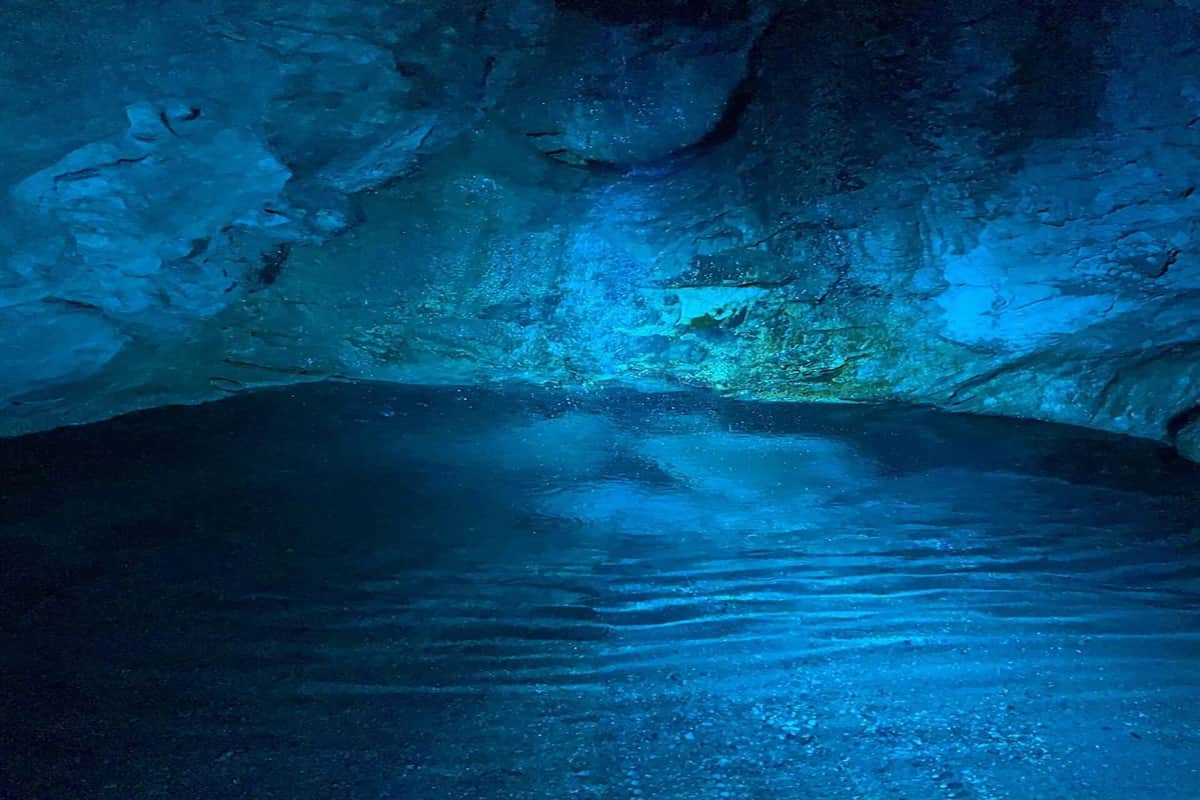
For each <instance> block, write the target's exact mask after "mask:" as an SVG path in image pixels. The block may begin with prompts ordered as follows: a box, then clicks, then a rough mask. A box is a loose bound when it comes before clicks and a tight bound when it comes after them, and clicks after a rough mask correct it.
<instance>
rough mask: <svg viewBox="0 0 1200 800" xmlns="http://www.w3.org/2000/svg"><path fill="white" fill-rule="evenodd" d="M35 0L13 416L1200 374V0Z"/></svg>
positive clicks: (17, 208) (22, 20)
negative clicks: (514, 383)
mask: <svg viewBox="0 0 1200 800" xmlns="http://www.w3.org/2000/svg"><path fill="white" fill-rule="evenodd" d="M47 8H48V7H46V6H44V5H42V4H33V3H17V2H9V3H8V4H7V6H6V7H5V10H4V12H3V13H4V15H5V16H6V17H7V19H6V20H5V22H6V25H8V26H9V27H10V28H11V29H13V30H18V31H19V32H20V33H19V35H18V36H17V38H16V40H15V42H14V43H13V46H12V48H11V49H10V53H9V55H8V57H7V58H5V59H3V70H4V71H3V73H2V75H0V81H2V83H3V87H4V91H5V92H6V93H9V94H10V96H12V97H13V98H14V99H15V100H16V101H17V102H15V103H12V104H8V105H7V106H6V108H5V109H4V110H3V111H0V114H2V115H3V116H4V118H3V119H0V122H2V123H3V125H4V128H5V130H8V131H10V135H9V137H7V142H6V148H5V149H6V151H8V152H6V156H7V157H6V158H5V159H3V165H2V166H0V180H3V181H4V182H5V183H6V185H7V186H8V187H9V188H8V190H7V191H6V192H5V199H4V203H5V208H4V215H3V219H2V220H0V374H2V375H3V376H4V377H3V378H2V379H0V402H2V403H4V404H5V408H4V409H3V411H2V412H0V429H2V430H4V431H7V432H17V431H21V430H29V429H35V428H39V427H47V426H51V425H55V424H62V423H64V422H75V421H81V420H86V419H94V418H99V417H103V416H108V415H111V414H113V413H117V412H120V411H124V410H129V409H133V408H138V407H144V406H147V405H156V404H160V403H167V402H181V401H182V402H188V401H195V400H200V399H206V398H210V397H215V396H220V395H222V394H225V393H229V392H235V391H240V390H242V389H243V388H246V387H249V386H255V385H263V384H271V383H279V382H287V381H295V380H308V379H318V378H322V377H331V376H334V377H337V376H340V377H363V378H374V379H382V380H396V381H413V382H432V383H450V382H481V381H492V380H523V381H530V382H533V383H539V384H546V383H549V384H555V385H563V386H571V387H587V386H596V385H600V384H606V383H622V384H628V385H634V386H638V387H642V388H648V389H653V388H657V387H669V386H678V385H681V384H682V385H699V386H705V387H712V388H715V389H718V390H720V391H723V392H728V393H732V394H737V395H742V396H748V397H762V398H773V399H814V400H830V399H845V400H876V399H902V400H909V401H917V402H930V403H935V404H937V405H940V406H943V407H948V408H953V409H957V410H966V411H979V412H988V413H998V414H1010V415H1017V416H1033V417H1039V418H1044V419H1051V420H1057V421H1063V422H1070V423H1075V424H1081V425H1087V426H1092V427H1098V428H1105V429H1110V430H1116V431H1121V432H1127V433H1132V434H1135V435H1139V436H1148V437H1152V438H1158V439H1164V440H1174V441H1175V442H1176V443H1177V444H1178V446H1179V447H1180V450H1181V451H1183V452H1185V454H1186V453H1191V454H1192V455H1193V457H1195V455H1196V451H1197V449H1200V448H1198V445H1197V443H1196V442H1197V440H1198V439H1200V434H1198V433H1197V425H1196V422H1195V421H1196V418H1197V416H1196V413H1195V412H1194V410H1193V409H1195V408H1196V407H1197V405H1198V404H1200V264H1198V261H1197V256H1196V250H1197V243H1198V239H1200V230H1198V228H1200V193H1198V192H1197V187H1198V186H1200V44H1197V43H1198V42H1200V7H1198V4H1195V3H1193V2H1191V0H1187V2H1185V0H1175V1H1174V2H1172V0H1157V1H1154V0H1145V1H1144V2H1143V1H1141V0H1138V1H1136V2H1135V1H1134V0H1124V1H1122V2H1118V0H1110V1H1109V2H1100V3H1061V2H1049V0H1046V1H1039V2H1030V3H1021V4H1014V3H1009V2H1000V0H975V1H968V0H941V1H940V2H918V1H917V0H894V1H892V2H883V1H880V2H875V3H863V4H845V3H832V2H816V1H815V0H814V1H813V2H808V3H798V2H777V3H765V2H749V1H748V0H747V1H746V2H737V1H735V0H725V1H722V0H704V1H703V2H702V1H701V0H678V1H677V2H663V3H661V4H659V5H658V6H657V7H655V8H654V9H653V13H650V12H648V10H647V9H648V8H649V7H648V6H647V4H644V3H623V2H618V3H599V2H589V1H588V0H569V1H568V0H560V2H558V3H552V2H549V0H518V1H517V2H504V3H499V2H494V3H493V2H487V0H471V1H470V2H465V3H463V2H455V3H420V4H406V3H399V4H397V3H385V2H354V3H351V2H349V1H348V0H323V2H319V3H313V2H277V3H265V2H253V1H251V0H205V2H197V3H191V4H186V5H179V6H172V7H171V10H170V11H169V12H164V11H162V10H161V9H159V10H157V11H154V12H152V13H151V12H147V13H144V14H141V15H136V14H134V15H131V13H130V11H129V5H128V4H114V5H113V7H112V8H105V7H104V6H103V4H96V3H86V4H84V3H81V2H77V0H69V1H68V2H60V3H57V4H54V5H53V6H52V7H49V8H51V9H52V11H47Z"/></svg>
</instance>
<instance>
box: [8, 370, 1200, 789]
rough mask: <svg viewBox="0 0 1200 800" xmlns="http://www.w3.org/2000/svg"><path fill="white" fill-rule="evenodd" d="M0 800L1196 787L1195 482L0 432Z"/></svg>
mask: <svg viewBox="0 0 1200 800" xmlns="http://www.w3.org/2000/svg"><path fill="white" fill-rule="evenodd" d="M0 463H2V464H3V465H4V475H5V478H4V481H3V482H2V483H0V685H2V689H3V690H2V691H0V777H2V778H3V785H2V788H0V797H4V798H5V800H8V799H9V798H12V799H13V800H24V798H39V800H53V799H55V798H122V800H125V799H127V798H164V799H165V798H172V800H175V799H177V798H206V799H209V800H221V799H223V798H254V799H255V800H267V799H269V798H307V797H312V798H317V797H319V798H328V799H333V798H405V799H406V800H425V798H429V800H434V798H437V800H451V799H454V798H464V799H465V798H481V799H482V798H604V799H605V800H608V799H609V798H612V799H614V800H615V799H616V798H625V799H628V798H646V799H647V800H650V799H651V798H653V799H654V800H670V799H672V798H680V799H683V798H687V799H688V800H695V799H696V798H732V799H735V800H760V799H762V798H820V799H821V800H862V799H864V798H869V799H870V800H876V799H877V798H878V799H883V798H888V799H897V800H898V799H899V798H906V799H907V800H934V799H935V798H936V799H937V800H944V799H945V798H964V799H965V798H972V799H974V798H978V799H979V800H983V799H984V798H991V799H995V800H998V799H999V798H1047V799H1049V798H1069V799H1070V800H1088V799H1089V798H1090V799H1099V798H1104V799H1105V800H1136V799H1137V798H1168V797H1172V798H1187V797H1197V796H1200V715H1198V714H1197V711H1196V709H1197V708H1198V707H1200V535H1198V531H1197V529H1198V527H1200V512H1198V510H1197V509H1200V480H1198V478H1200V467H1197V466H1196V465H1194V464H1190V463H1189V462H1185V461H1183V460H1182V459H1180V458H1179V457H1178V456H1177V455H1175V454H1174V453H1173V452H1172V451H1170V450H1169V449H1168V448H1165V447H1162V446H1159V445H1154V444H1151V443H1147V442H1144V441H1137V440H1132V439H1122V438H1117V437H1114V436H1111V435H1108V434H1102V433H1098V432H1094V431H1085V430H1082V429H1075V428H1065V427H1057V426H1052V425H1049V424H1044V423H1026V422H1019V421H1015V420H1011V419H1000V418H984V417H971V416H960V415H949V414H944V413H939V412H934V411H926V410H921V409H914V408H911V407H900V406H895V407H893V406H857V405H796V404H786V405H785V404H778V405H776V404H764V403H740V402H735V401H731V400H721V399H716V398H714V397H711V396H709V395H705V394H686V393H672V394H635V393H631V392H624V391H606V392H599V393H591V394H581V393H554V392H549V391H538V392H530V391H519V392H518V391H515V390H506V391H489V390H484V389H478V388H475V389H455V388H441V389H426V388H414V387H409V388H404V387H398V386H384V385H375V384H332V383H330V384H312V385H306V386H298V387H291V388H287V389H278V390H271V391H266V392H259V393H250V394H243V395H240V396H238V397H235V398H232V399H229V400H226V401H222V402H219V403H213V404H208V405H202V406H196V407H173V408H162V409H156V410H151V411H145V412H139V413H137V414H134V415H130V416H125V417H119V418H116V419H112V420H109V421H106V422H103V423H98V424H94V425H90V426H86V427H77V428H64V429H59V430H56V431H51V432H46V433H40V434H34V435H31V436H26V437H21V438H12V439H5V440H0Z"/></svg>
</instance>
